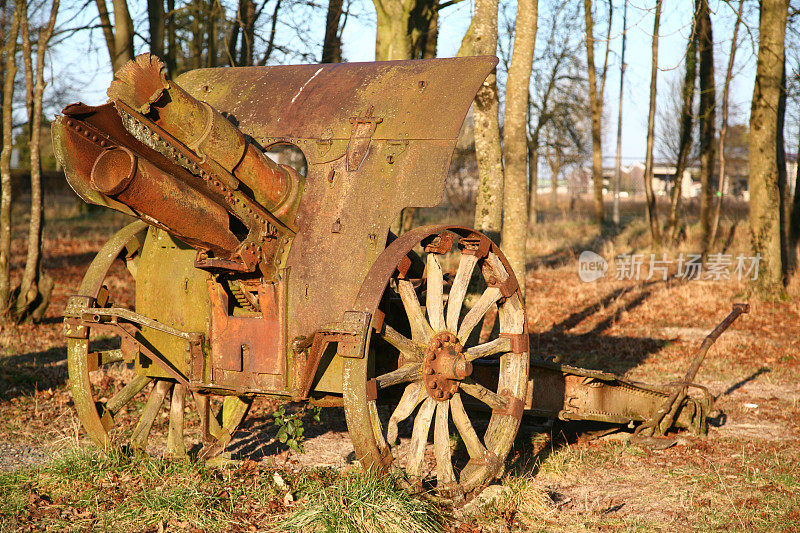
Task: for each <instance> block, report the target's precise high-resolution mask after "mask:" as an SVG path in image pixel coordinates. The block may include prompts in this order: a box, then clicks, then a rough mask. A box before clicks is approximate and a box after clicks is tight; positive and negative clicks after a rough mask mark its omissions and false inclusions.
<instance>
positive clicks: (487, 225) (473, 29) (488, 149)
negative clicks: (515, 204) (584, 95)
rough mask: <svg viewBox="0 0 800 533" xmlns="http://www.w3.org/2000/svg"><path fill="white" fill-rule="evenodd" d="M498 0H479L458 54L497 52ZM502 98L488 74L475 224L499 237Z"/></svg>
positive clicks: (479, 100) (479, 107) (479, 105)
mask: <svg viewBox="0 0 800 533" xmlns="http://www.w3.org/2000/svg"><path fill="white" fill-rule="evenodd" d="M497 8H498V0H476V2H475V15H474V16H473V17H472V23H471V24H470V27H469V29H468V30H467V33H466V35H464V39H463V40H462V42H461V48H460V49H459V51H458V55H459V56H471V55H495V54H496V53H497ZM499 108H500V97H499V95H498V92H497V76H496V74H495V73H494V72H493V73H491V74H489V76H488V77H487V78H486V80H485V81H484V82H483V85H482V86H481V88H480V89H479V90H478V94H477V95H476V96H475V104H474V107H473V117H474V121H475V153H476V158H477V160H478V192H477V195H476V205H475V227H476V228H477V229H478V230H480V231H483V232H484V233H487V234H489V235H490V237H492V238H494V239H496V238H498V237H499V236H500V228H501V224H502V209H503V156H502V151H501V146H500V120H499Z"/></svg>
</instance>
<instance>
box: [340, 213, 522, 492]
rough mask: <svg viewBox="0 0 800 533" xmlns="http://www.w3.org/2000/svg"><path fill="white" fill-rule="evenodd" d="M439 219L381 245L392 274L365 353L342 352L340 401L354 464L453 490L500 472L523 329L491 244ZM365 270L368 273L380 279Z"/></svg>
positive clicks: (515, 419) (510, 431)
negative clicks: (355, 459) (351, 355)
mask: <svg viewBox="0 0 800 533" xmlns="http://www.w3.org/2000/svg"><path fill="white" fill-rule="evenodd" d="M439 229H440V228H437V231H436V232H434V233H431V232H430V230H425V229H424V228H420V230H416V231H417V232H416V233H414V232H410V233H412V235H410V236H409V234H406V235H404V236H403V237H402V238H401V239H398V241H396V242H395V243H394V244H393V245H392V246H390V248H388V249H387V251H386V252H384V255H385V256H386V257H387V258H391V259H388V260H389V261H391V262H393V263H394V269H393V273H392V274H390V275H389V276H388V277H386V278H384V279H383V281H382V286H383V287H385V288H384V289H383V293H382V295H381V300H380V306H379V312H378V313H375V314H374V315H373V319H372V328H371V331H372V334H371V338H370V340H369V341H368V342H367V349H366V354H365V355H366V356H365V357H364V358H363V359H355V358H348V359H347V360H346V361H345V372H344V380H345V383H344V402H345V412H346V416H347V423H348V427H349V429H350V434H351V437H352V439H353V443H354V446H355V449H356V453H357V455H358V457H359V459H360V460H361V462H362V464H363V465H364V466H365V467H367V468H375V469H378V470H384V471H385V470H389V469H397V468H400V469H404V470H405V474H406V476H407V478H408V479H409V481H410V482H411V483H412V485H414V486H416V487H417V488H420V489H423V490H427V489H430V488H434V487H435V489H436V491H438V492H439V493H440V494H442V495H444V496H447V497H453V498H455V499H459V498H462V497H463V496H464V495H468V494H469V493H470V492H471V491H474V490H476V489H478V488H480V487H482V486H483V485H484V484H486V483H487V482H489V481H490V480H491V479H493V478H494V477H496V476H497V475H499V473H500V471H501V468H502V465H503V461H504V459H505V457H506V455H507V454H508V452H509V450H510V449H511V446H512V444H513V442H514V438H515V437H516V434H517V431H518V429H519V423H520V419H521V416H522V408H523V405H524V401H525V392H526V386H527V380H528V365H529V361H528V353H527V352H528V348H527V328H526V324H525V310H524V307H523V304H522V300H521V298H520V293H519V289H518V286H517V282H516V278H515V276H514V273H513V272H512V270H511V268H510V267H509V265H508V263H507V261H506V260H505V258H504V256H503V255H502V253H501V252H500V250H499V248H498V247H497V246H495V245H494V244H493V243H491V241H490V240H489V239H488V238H487V237H486V236H484V235H481V234H478V233H475V232H473V231H471V230H467V229H465V228H453V227H451V228H449V230H448V231H441V232H439V231H438V230H439ZM458 237H461V238H460V239H458ZM420 246H421V250H420V248H419V247H420ZM415 248H416V249H417V250H419V251H420V252H421V253H417V252H415V251H414V249H415ZM381 257H382V258H383V257H384V256H381ZM398 257H399V258H400V259H399V261H398V260H397V258H398ZM380 261H381V259H380V258H379V262H380ZM380 269H381V268H378V270H380ZM382 270H383V272H384V273H386V272H390V271H391V270H390V269H387V268H385V267H382ZM448 271H450V274H448V273H447V272H448ZM371 274H372V272H371ZM375 277H376V276H374V275H371V276H368V278H367V283H373V284H375V285H379V284H380V283H379V282H377V280H376V279H375ZM364 292H365V291H364V289H362V293H364ZM431 426H433V431H432V432H431ZM431 433H432V442H431Z"/></svg>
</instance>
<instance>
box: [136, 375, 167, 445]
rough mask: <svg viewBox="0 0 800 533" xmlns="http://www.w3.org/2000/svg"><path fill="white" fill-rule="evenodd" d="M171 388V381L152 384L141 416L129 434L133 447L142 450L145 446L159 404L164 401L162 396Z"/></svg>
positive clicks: (159, 407) (159, 406)
mask: <svg viewBox="0 0 800 533" xmlns="http://www.w3.org/2000/svg"><path fill="white" fill-rule="evenodd" d="M171 388H172V382H171V381H166V380H159V381H157V382H156V384H155V385H154V386H153V390H152V391H150V397H149V398H147V403H146V404H145V406H144V409H143V410H142V417H141V418H140V419H139V423H138V424H136V428H135V429H134V430H133V433H132V434H131V445H132V446H133V447H134V448H139V449H141V450H144V449H145V448H146V447H147V437H148V436H149V435H150V429H151V428H152V427H153V422H154V421H155V419H156V416H158V411H159V410H160V409H161V404H162V403H164V398H165V397H166V396H167V393H168V392H169V390H170V389H171Z"/></svg>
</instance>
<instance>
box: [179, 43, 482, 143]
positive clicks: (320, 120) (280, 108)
mask: <svg viewBox="0 0 800 533" xmlns="http://www.w3.org/2000/svg"><path fill="white" fill-rule="evenodd" d="M496 64H497V58H496V57H492V56H483V57H468V58H440V59H428V60H424V61H381V62H375V63H337V64H330V65H291V66H284V65H278V66H272V67H239V68H225V69H220V68H216V69H198V70H192V71H190V72H186V73H184V74H182V75H181V76H179V77H178V78H177V79H176V81H177V82H178V83H179V84H180V85H181V86H182V87H184V88H185V89H186V90H187V91H188V92H189V93H191V94H192V96H194V97H195V98H198V99H201V100H204V101H206V102H208V103H209V104H211V105H212V106H214V108H216V109H219V110H221V111H223V112H225V113H227V115H228V116H229V117H230V119H232V120H233V122H234V123H235V124H236V125H237V126H238V127H239V128H240V129H241V130H242V131H243V132H244V133H246V134H248V135H250V136H252V137H255V138H263V137H286V138H295V139H349V138H350V135H351V133H352V130H353V125H354V124H353V121H351V119H352V118H354V117H362V116H367V115H368V112H369V111H370V108H372V115H373V116H375V117H379V118H381V119H382V120H381V122H380V123H379V124H378V125H377V128H376V129H375V134H374V137H373V138H375V139H405V140H411V139H455V138H456V136H457V135H458V132H459V129H460V128H461V123H462V122H463V120H464V115H465V114H466V110H467V107H469V102H471V101H472V99H473V97H474V96H475V93H476V92H477V89H478V87H480V84H481V83H482V82H483V80H484V79H485V78H486V76H487V74H489V72H490V71H491V70H492V69H493V68H494V66H495V65H496Z"/></svg>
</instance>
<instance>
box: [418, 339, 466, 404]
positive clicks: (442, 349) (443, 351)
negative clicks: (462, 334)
mask: <svg viewBox="0 0 800 533" xmlns="http://www.w3.org/2000/svg"><path fill="white" fill-rule="evenodd" d="M470 374H472V363H470V362H469V361H467V359H466V358H465V357H464V347H463V346H462V345H461V343H460V342H459V340H458V337H456V336H455V335H454V334H453V333H450V332H449V331H443V332H441V333H437V334H436V335H435V336H434V337H433V338H432V339H431V340H430V342H429V343H428V346H427V348H426V349H425V358H424V359H423V361H422V376H423V381H424V383H425V388H426V389H427V391H428V394H429V395H430V396H431V397H432V398H434V399H436V400H439V401H444V400H449V399H450V398H452V397H453V394H455V393H456V391H457V390H458V382H459V381H460V380H462V379H464V378H466V377H468V376H469V375H470Z"/></svg>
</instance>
